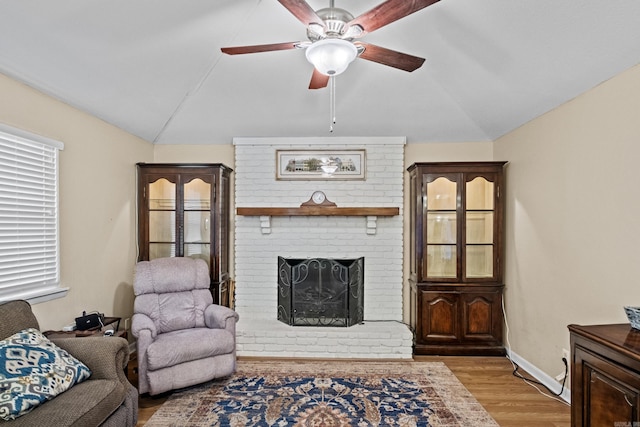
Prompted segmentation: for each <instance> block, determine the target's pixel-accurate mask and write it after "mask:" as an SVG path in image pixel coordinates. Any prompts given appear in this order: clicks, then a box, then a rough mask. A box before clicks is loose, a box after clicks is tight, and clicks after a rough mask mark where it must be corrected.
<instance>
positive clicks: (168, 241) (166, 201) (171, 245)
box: [148, 178, 176, 260]
mask: <svg viewBox="0 0 640 427" xmlns="http://www.w3.org/2000/svg"><path fill="white" fill-rule="evenodd" d="M148 200H149V206H148V208H149V259H150V260H152V259H155V258H163V257H172V256H175V255H176V184H175V183H173V182H170V181H169V180H167V179H165V178H160V179H158V180H157V181H155V182H152V183H150V184H149V197H148Z"/></svg>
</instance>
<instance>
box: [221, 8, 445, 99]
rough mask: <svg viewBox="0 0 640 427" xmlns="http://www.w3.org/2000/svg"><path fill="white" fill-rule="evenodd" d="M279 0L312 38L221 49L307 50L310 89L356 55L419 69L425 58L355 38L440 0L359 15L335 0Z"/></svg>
mask: <svg viewBox="0 0 640 427" xmlns="http://www.w3.org/2000/svg"><path fill="white" fill-rule="evenodd" d="M278 1H279V2H280V4H282V5H283V6H284V7H285V8H287V10H289V12H291V13H292V14H293V15H294V16H295V17H296V18H297V19H298V20H299V21H300V22H302V23H303V24H304V25H306V27H307V37H308V39H309V41H298V42H288V43H274V44H263V45H255V46H236V47H223V48H222V49H221V50H222V52H224V53H226V54H229V55H240V54H246V53H258V52H270V51H277V50H288V49H306V52H305V53H306V56H307V59H308V60H309V62H311V63H312V64H313V65H314V70H313V75H312V76H311V83H310V84H309V89H320V88H324V87H326V86H327V84H328V82H329V78H330V77H332V76H336V75H338V74H340V73H342V72H343V71H344V70H346V68H347V67H348V65H349V64H350V63H351V61H353V60H354V59H355V58H357V57H360V58H362V59H366V60H368V61H373V62H377V63H379V64H383V65H387V66H390V67H394V68H398V69H400V70H404V71H409V72H411V71H414V70H416V69H418V68H420V67H421V66H422V64H423V63H424V58H419V57H417V56H413V55H409V54H406V53H402V52H398V51H395V50H391V49H387V48H384V47H380V46H376V45H373V44H371V43H365V42H362V41H354V40H356V39H359V38H360V37H362V36H364V35H365V34H367V33H371V32H373V31H375V30H377V29H379V28H381V27H384V26H385V25H388V24H390V23H392V22H394V21H397V20H398V19H401V18H404V17H405V16H407V15H410V14H412V13H414V12H417V11H419V10H421V9H424V8H425V7H427V6H430V5H432V4H433V3H436V2H438V1H439V0H387V1H385V2H383V3H380V4H379V5H378V6H376V7H374V8H373V9H371V10H369V11H367V12H364V13H363V14H361V15H360V16H358V17H356V18H354V17H353V15H351V14H350V13H349V12H347V11H346V10H344V9H340V8H337V7H334V0H331V2H330V6H329V7H328V8H324V9H320V10H317V11H315V10H313V9H312V8H311V6H309V4H308V3H307V2H306V1H305V0H278Z"/></svg>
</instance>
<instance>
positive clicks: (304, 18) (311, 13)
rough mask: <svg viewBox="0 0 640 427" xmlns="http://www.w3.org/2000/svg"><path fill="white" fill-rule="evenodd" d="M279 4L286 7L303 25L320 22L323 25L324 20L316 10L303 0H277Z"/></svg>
mask: <svg viewBox="0 0 640 427" xmlns="http://www.w3.org/2000/svg"><path fill="white" fill-rule="evenodd" d="M278 1H279V2H280V4H281V5H283V6H284V7H286V8H287V10H288V11H289V12H291V13H292V14H293V16H295V17H296V18H298V20H299V21H300V22H302V23H303V24H304V25H305V26H309V24H320V25H322V26H323V27H324V26H325V24H324V21H323V20H322V18H320V17H319V16H318V15H317V14H316V11H315V10H313V8H312V7H311V6H309V4H308V3H307V2H306V1H304V0H278Z"/></svg>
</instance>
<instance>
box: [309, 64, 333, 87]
mask: <svg viewBox="0 0 640 427" xmlns="http://www.w3.org/2000/svg"><path fill="white" fill-rule="evenodd" d="M328 84H329V76H325V75H324V74H322V73H321V72H320V71H318V70H316V69H315V68H314V69H313V75H311V82H310V83H309V89H322V88H323V87H327V85H328Z"/></svg>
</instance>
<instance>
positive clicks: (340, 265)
mask: <svg viewBox="0 0 640 427" xmlns="http://www.w3.org/2000/svg"><path fill="white" fill-rule="evenodd" d="M278 320H280V321H281V322H284V323H286V324H288V325H291V326H344V327H347V326H352V325H355V324H358V323H361V322H362V321H363V320H364V258H358V259H331V258H307V259H294V258H283V257H278Z"/></svg>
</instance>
